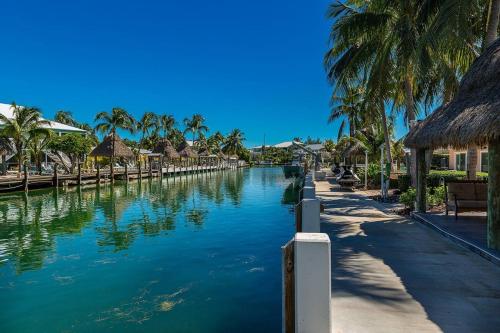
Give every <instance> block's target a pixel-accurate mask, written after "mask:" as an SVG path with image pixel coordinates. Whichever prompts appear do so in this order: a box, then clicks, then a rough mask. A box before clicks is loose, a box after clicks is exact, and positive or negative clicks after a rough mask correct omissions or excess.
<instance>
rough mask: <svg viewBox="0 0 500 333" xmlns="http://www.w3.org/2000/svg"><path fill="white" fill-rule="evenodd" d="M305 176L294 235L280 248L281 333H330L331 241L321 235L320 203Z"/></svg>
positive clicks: (313, 185) (311, 178)
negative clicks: (281, 283) (281, 286)
mask: <svg viewBox="0 0 500 333" xmlns="http://www.w3.org/2000/svg"><path fill="white" fill-rule="evenodd" d="M315 191H316V189H315V183H314V180H313V176H312V175H311V174H307V175H306V177H305V180H304V187H303V188H302V191H301V200H300V202H299V203H298V204H297V205H295V227H296V234H295V236H294V237H293V239H291V240H290V241H289V242H288V243H286V244H285V245H284V246H283V247H282V281H283V315H282V316H283V321H282V331H283V332H284V333H295V332H297V333H306V332H314V333H330V332H331V318H330V317H331V302H330V293H331V269H330V265H331V260H330V257H331V252H330V239H329V237H328V235H327V234H323V233H320V209H321V208H320V207H321V204H320V200H319V199H317V198H316V192H315Z"/></svg>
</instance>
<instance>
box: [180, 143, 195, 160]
mask: <svg viewBox="0 0 500 333" xmlns="http://www.w3.org/2000/svg"><path fill="white" fill-rule="evenodd" d="M177 152H178V153H179V156H180V157H181V160H182V159H183V158H185V159H186V160H187V162H188V164H189V161H190V160H192V159H195V158H197V157H198V154H197V153H196V152H195V151H194V150H193V148H191V147H190V146H189V145H188V143H187V142H186V141H184V142H183V143H181V144H180V146H179V148H178V149H177Z"/></svg>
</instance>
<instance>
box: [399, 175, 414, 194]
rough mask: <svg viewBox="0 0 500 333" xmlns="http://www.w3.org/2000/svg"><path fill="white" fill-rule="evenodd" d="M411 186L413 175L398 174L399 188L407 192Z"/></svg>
mask: <svg viewBox="0 0 500 333" xmlns="http://www.w3.org/2000/svg"><path fill="white" fill-rule="evenodd" d="M410 186H411V175H407V174H404V175H399V176H398V188H399V190H400V191H401V192H406V191H408V189H409V188H410Z"/></svg>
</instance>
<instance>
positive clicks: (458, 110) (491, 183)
mask: <svg viewBox="0 0 500 333" xmlns="http://www.w3.org/2000/svg"><path fill="white" fill-rule="evenodd" d="M405 144H406V145H407V146H408V147H411V148H416V149H417V209H418V210H419V211H422V212H424V211H425V206H426V202H425V178H426V166H425V160H424V156H425V150H429V149H431V150H432V149H436V148H441V147H443V148H446V147H449V146H451V147H458V148H463V147H469V146H477V145H485V144H487V145H488V150H489V152H488V159H489V162H488V165H489V168H490V169H489V175H488V245H489V246H490V247H492V248H496V249H500V207H499V205H500V170H498V168H499V167H500V39H497V40H496V41H495V42H494V43H493V44H492V45H491V46H490V47H488V49H487V50H486V51H485V52H484V53H483V54H482V55H481V56H480V57H479V58H477V59H476V60H475V61H474V63H473V64H472V65H471V67H470V69H469V71H468V72H467V73H466V74H465V75H464V77H463V79H462V81H461V83H460V87H459V90H458V93H457V95H456V97H455V98H454V99H453V100H452V101H451V102H449V103H447V104H445V105H443V106H441V107H439V108H438V109H437V110H435V111H434V113H432V114H431V115H430V116H429V117H427V118H426V119H425V120H424V121H422V122H420V123H418V124H417V125H416V126H414V128H413V129H412V130H411V131H410V133H408V135H407V137H406V139H405Z"/></svg>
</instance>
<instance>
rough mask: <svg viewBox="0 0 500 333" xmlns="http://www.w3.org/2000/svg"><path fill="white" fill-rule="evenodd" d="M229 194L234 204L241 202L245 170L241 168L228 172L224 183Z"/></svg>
mask: <svg viewBox="0 0 500 333" xmlns="http://www.w3.org/2000/svg"><path fill="white" fill-rule="evenodd" d="M224 187H225V190H226V194H227V196H228V197H229V198H230V199H231V201H232V202H233V204H234V205H239V204H240V203H241V195H242V192H243V191H242V190H243V171H242V170H241V169H238V170H234V171H231V172H229V173H228V174H227V177H226V181H225V183H224Z"/></svg>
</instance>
